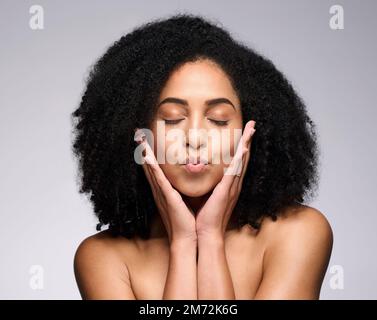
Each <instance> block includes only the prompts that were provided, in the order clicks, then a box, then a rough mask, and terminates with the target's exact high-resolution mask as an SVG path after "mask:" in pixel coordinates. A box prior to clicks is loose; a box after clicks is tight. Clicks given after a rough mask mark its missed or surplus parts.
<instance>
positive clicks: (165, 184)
mask: <svg viewBox="0 0 377 320" xmlns="http://www.w3.org/2000/svg"><path fill="white" fill-rule="evenodd" d="M142 144H143V145H144V146H145V150H146V155H145V157H144V159H145V161H146V162H147V164H148V166H149V167H150V168H151V169H152V170H151V172H152V175H153V176H154V177H155V179H156V182H157V184H158V186H159V187H160V188H161V190H162V192H163V193H164V195H165V196H169V194H171V191H172V188H173V187H172V186H171V184H170V182H169V180H168V179H167V178H166V176H165V174H164V173H163V171H162V169H161V167H160V166H159V164H158V162H157V159H156V157H155V155H154V152H153V150H152V149H151V147H150V145H149V143H148V141H144V142H142Z"/></svg>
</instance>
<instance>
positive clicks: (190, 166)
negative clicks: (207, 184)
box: [183, 157, 208, 173]
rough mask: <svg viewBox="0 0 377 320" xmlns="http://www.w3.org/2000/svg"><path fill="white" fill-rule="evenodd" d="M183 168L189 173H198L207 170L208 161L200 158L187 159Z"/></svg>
mask: <svg viewBox="0 0 377 320" xmlns="http://www.w3.org/2000/svg"><path fill="white" fill-rule="evenodd" d="M183 166H184V168H185V169H186V171H188V172H189V173H200V172H203V171H204V170H205V169H206V168H207V166H208V160H207V159H201V158H200V157H187V158H186V163H185V164H183Z"/></svg>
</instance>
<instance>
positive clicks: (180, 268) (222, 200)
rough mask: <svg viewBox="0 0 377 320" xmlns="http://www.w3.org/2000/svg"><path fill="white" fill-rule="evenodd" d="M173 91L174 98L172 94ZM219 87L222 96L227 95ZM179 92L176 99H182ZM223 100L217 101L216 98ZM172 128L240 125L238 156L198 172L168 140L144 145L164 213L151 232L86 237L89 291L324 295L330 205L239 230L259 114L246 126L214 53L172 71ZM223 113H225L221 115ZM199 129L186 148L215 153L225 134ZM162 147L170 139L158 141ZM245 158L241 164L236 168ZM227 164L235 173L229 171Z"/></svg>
mask: <svg viewBox="0 0 377 320" xmlns="http://www.w3.org/2000/svg"><path fill="white" fill-rule="evenodd" d="M171 97H174V99H171ZM219 97H221V98H223V99H221V100H219V99H218V98H219ZM177 98H178V99H177ZM214 101H215V102H214ZM158 120H162V121H165V122H166V123H167V128H168V131H169V130H172V129H180V130H182V131H183V132H185V133H187V132H188V130H189V129H192V128H195V129H205V130H209V129H214V130H220V127H221V128H224V126H226V127H227V128H229V129H231V132H233V131H234V130H235V129H242V137H241V139H240V140H239V141H238V143H237V144H236V145H233V144H232V143H231V145H230V148H231V150H233V147H237V148H235V149H236V151H235V152H233V151H231V152H230V154H231V155H232V162H231V163H230V164H226V163H224V162H221V163H219V164H215V163H212V160H213V158H209V159H208V160H209V164H208V166H207V167H206V171H204V172H203V173H200V174H197V173H195V174H191V173H189V172H187V171H185V170H184V169H183V166H182V165H180V164H169V163H165V164H159V163H158V162H157V159H156V154H157V149H159V150H162V151H163V154H165V156H166V155H167V154H168V152H169V151H168V148H165V147H164V146H163V147H162V145H163V144H162V143H161V142H164V144H165V145H166V146H169V141H168V139H166V141H163V140H161V139H165V136H164V137H163V138H161V137H160V138H159V139H156V140H155V141H154V146H152V147H151V146H150V145H149V143H148V142H147V141H139V142H140V144H141V145H142V146H143V147H144V148H145V157H144V159H145V163H144V164H143V169H144V172H145V175H146V177H147V179H148V181H149V184H150V186H151V189H152V191H153V196H154V200H155V202H156V205H157V208H158V211H159V214H158V215H156V216H155V219H154V221H153V222H152V225H151V226H152V234H151V238H150V239H149V240H143V239H141V238H138V237H136V238H133V239H125V238H122V237H117V238H112V237H111V235H110V234H109V233H108V232H107V231H103V232H100V233H98V234H96V235H93V236H91V237H89V238H87V239H86V240H84V241H83V242H82V243H81V244H80V246H79V248H78V250H77V252H76V256H75V275H76V279H77V283H78V286H79V289H80V292H81V295H82V297H83V298H85V299H317V298H319V293H320V287H321V284H322V281H323V277H324V274H325V272H326V269H327V265H328V262H329V258H330V255H331V249H332V241H333V240H332V231H331V227H330V225H329V223H328V222H327V220H326V218H325V217H324V215H323V214H322V213H321V212H320V211H319V210H316V209H314V208H311V207H309V206H305V205H297V206H294V207H293V206H292V207H290V208H286V209H285V211H284V212H281V213H280V217H279V219H278V220H277V221H276V222H273V221H271V220H270V219H269V218H265V219H263V221H262V224H261V228H260V229H259V230H255V229H253V228H252V227H250V226H249V225H245V226H244V227H243V228H241V229H240V230H238V229H237V228H236V224H235V221H234V219H235V217H234V216H233V215H232V212H233V208H234V206H235V204H236V202H237V199H238V196H239V193H240V191H241V189H242V181H243V178H244V175H245V172H246V169H247V166H248V160H249V158H250V145H251V143H252V136H253V134H254V133H255V131H256V130H257V129H256V128H255V124H256V123H255V121H253V120H251V121H248V122H247V123H246V125H245V127H244V128H242V112H241V107H240V101H239V99H238V97H237V94H236V92H235V91H234V89H233V87H232V85H231V82H230V81H229V79H228V77H227V76H226V74H225V73H224V72H223V71H222V70H221V68H219V67H218V66H216V64H213V63H212V62H210V61H198V62H195V63H188V64H185V65H184V66H183V67H181V68H180V69H178V70H177V71H175V72H174V73H173V75H172V76H171V77H170V78H169V80H168V82H167V84H166V85H165V87H164V89H163V91H162V93H161V96H160V104H159V109H158V110H157V113H156V115H155V119H154V121H153V122H152V123H151V126H150V127H151V130H152V131H153V133H154V137H156V136H157V134H156V131H157V121H158ZM222 123H225V125H224V124H222ZM232 141H233V140H232ZM201 142H202V141H201V140H200V139H198V136H197V135H194V138H192V137H190V140H189V142H188V143H187V144H182V145H181V148H182V150H181V151H182V152H184V153H185V154H186V152H187V153H188V152H199V151H200V150H202V151H203V150H205V151H208V154H212V156H213V155H216V154H218V153H219V152H220V151H221V150H220V148H219V145H221V144H219V143H218V142H219V141H210V142H206V143H201ZM160 148H162V149H160ZM236 168H241V171H240V172H238V173H239V174H238V175H236V174H234V172H236V171H235V169H236ZM224 169H225V170H226V172H227V173H233V174H224Z"/></svg>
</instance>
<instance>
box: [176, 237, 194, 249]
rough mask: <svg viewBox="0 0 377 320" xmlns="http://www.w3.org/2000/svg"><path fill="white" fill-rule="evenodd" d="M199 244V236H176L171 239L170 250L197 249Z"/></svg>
mask: <svg viewBox="0 0 377 320" xmlns="http://www.w3.org/2000/svg"><path fill="white" fill-rule="evenodd" d="M197 245H198V241H197V237H188V238H174V237H172V239H171V241H170V250H178V251H180V250H190V249H196V248H197Z"/></svg>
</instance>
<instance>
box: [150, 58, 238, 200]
mask: <svg viewBox="0 0 377 320" xmlns="http://www.w3.org/2000/svg"><path fill="white" fill-rule="evenodd" d="M161 128H164V130H163V131H161ZM235 129H237V130H235ZM151 130H152V133H153V139H154V141H153V149H154V153H155V155H156V158H157V160H158V162H159V165H160V167H161V169H162V171H163V172H164V174H165V176H166V177H167V179H168V180H169V181H170V183H171V184H172V186H173V187H174V188H175V189H177V190H178V191H179V192H180V193H182V194H184V195H185V196H188V197H200V196H203V195H205V194H206V193H208V192H209V191H211V190H212V189H213V188H214V187H215V186H216V184H217V183H219V181H220V180H221V178H222V177H223V175H224V169H225V168H226V167H227V166H228V165H229V156H230V157H232V156H233V155H234V152H235V146H236V145H237V143H238V141H239V138H240V136H241V131H242V113H241V108H240V101H239V99H238V96H237V94H236V92H235V91H234V89H233V87H232V85H231V82H230V80H229V78H228V77H227V75H226V74H225V73H224V71H223V70H222V69H221V68H220V67H219V66H218V65H216V64H215V63H214V62H212V61H211V60H198V61H196V62H188V63H185V64H184V65H182V66H181V67H180V68H179V69H177V70H176V71H174V72H173V73H172V74H171V76H170V78H169V79H168V81H167V83H166V85H165V87H164V88H163V90H162V92H161V94H160V97H159V101H158V108H157V112H156V114H155V116H154V119H153V121H152V124H151ZM158 154H159V155H158ZM157 155H158V156H157ZM161 155H163V157H164V158H163V161H161V159H162V158H161ZM226 155H228V157H227V156H226ZM197 158H200V160H201V161H202V162H205V163H208V164H205V165H196V166H195V165H185V164H186V163H188V162H187V161H189V162H195V160H196V159H197ZM172 159H173V161H172ZM174 162H175V163H174Z"/></svg>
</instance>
